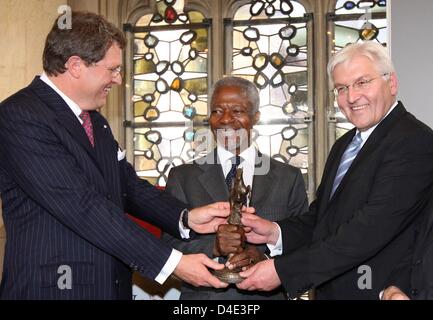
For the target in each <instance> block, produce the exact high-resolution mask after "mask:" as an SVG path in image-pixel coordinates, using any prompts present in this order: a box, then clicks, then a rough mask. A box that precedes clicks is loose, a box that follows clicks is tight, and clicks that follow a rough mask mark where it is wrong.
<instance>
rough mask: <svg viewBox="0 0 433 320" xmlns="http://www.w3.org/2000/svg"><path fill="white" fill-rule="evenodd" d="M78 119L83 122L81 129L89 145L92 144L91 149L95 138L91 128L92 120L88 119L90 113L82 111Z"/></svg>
mask: <svg viewBox="0 0 433 320" xmlns="http://www.w3.org/2000/svg"><path fill="white" fill-rule="evenodd" d="M80 118H81V120H83V124H82V126H83V128H84V131H86V134H87V137H88V138H89V141H90V143H91V144H92V147H94V146H95V138H94V137H93V126H92V120H91V119H90V113H89V111H82V112H81V113H80Z"/></svg>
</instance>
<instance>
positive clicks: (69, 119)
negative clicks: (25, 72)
mask: <svg viewBox="0 0 433 320" xmlns="http://www.w3.org/2000/svg"><path fill="white" fill-rule="evenodd" d="M30 89H32V91H33V92H34V93H35V94H36V95H37V96H38V97H39V98H40V99H41V100H42V101H43V102H44V103H45V105H47V106H48V108H49V109H50V110H51V111H53V112H54V114H55V117H54V118H55V119H54V120H56V121H58V122H59V123H60V124H61V126H62V127H64V128H65V129H66V130H67V131H68V132H69V133H70V135H71V137H72V139H74V140H75V141H76V142H78V143H79V144H80V145H81V146H82V147H83V148H84V150H85V151H86V152H87V153H88V154H89V156H90V157H91V158H92V159H93V160H94V161H95V162H97V159H96V155H95V152H94V150H93V147H92V145H91V144H90V141H89V138H88V137H87V135H86V132H85V131H84V130H83V127H82V125H81V123H80V121H79V120H78V119H77V117H76V116H75V114H74V113H73V112H72V110H71V109H70V108H69V107H68V105H67V104H66V102H65V101H64V100H63V99H62V97H60V96H59V95H58V94H57V92H55V91H54V90H53V89H52V88H50V87H49V86H48V85H47V84H46V83H44V82H43V81H42V80H40V79H39V77H36V78H35V79H34V80H33V82H32V83H31V84H30Z"/></svg>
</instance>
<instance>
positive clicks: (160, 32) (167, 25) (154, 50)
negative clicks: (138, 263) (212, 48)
mask: <svg viewBox="0 0 433 320" xmlns="http://www.w3.org/2000/svg"><path fill="white" fill-rule="evenodd" d="M182 10H183V1H180V0H178V1H176V0H171V1H169V0H165V1H156V10H155V13H154V14H148V15H144V16H143V17H141V18H140V19H139V21H138V22H137V23H136V24H135V26H133V27H131V28H130V30H127V31H130V32H132V37H133V44H134V45H133V48H132V50H133V57H132V58H133V64H132V66H131V69H132V80H131V91H132V93H131V100H132V101H131V104H132V110H133V111H132V114H131V119H130V120H129V121H127V122H126V125H127V126H129V127H130V128H132V129H133V141H134V142H133V149H134V152H133V157H134V166H135V169H136V171H137V173H138V175H139V176H141V177H143V178H146V179H147V180H149V181H150V182H152V183H154V184H157V185H160V186H164V185H165V183H166V180H167V176H168V172H169V170H170V169H171V167H172V166H175V165H179V164H182V163H184V162H185V161H186V160H188V159H192V158H193V157H194V135H195V132H196V130H197V129H200V128H201V127H205V126H206V122H205V119H206V117H207V94H208V65H209V59H208V32H209V26H210V22H209V21H207V20H206V19H205V18H204V16H203V14H201V13H200V12H198V11H189V12H183V11H182Z"/></svg>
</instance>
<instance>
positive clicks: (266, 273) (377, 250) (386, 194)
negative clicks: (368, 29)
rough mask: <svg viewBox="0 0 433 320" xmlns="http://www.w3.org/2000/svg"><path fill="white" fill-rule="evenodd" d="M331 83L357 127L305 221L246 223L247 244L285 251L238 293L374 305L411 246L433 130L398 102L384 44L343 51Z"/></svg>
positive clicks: (432, 180)
mask: <svg viewBox="0 0 433 320" xmlns="http://www.w3.org/2000/svg"><path fill="white" fill-rule="evenodd" d="M328 76H329V79H330V84H331V87H333V88H335V89H334V92H335V95H336V99H337V102H338V105H339V107H340V109H341V111H342V112H343V113H344V115H345V116H346V117H347V119H348V120H349V121H350V122H351V123H352V124H353V125H354V126H355V128H354V129H352V130H350V131H349V132H347V133H346V134H345V135H344V136H342V137H341V138H340V139H339V140H337V141H336V143H335V144H334V146H333V147H332V150H331V152H330V154H329V157H328V160H327V162H326V166H325V170H324V173H323V177H322V181H321V184H320V186H319V188H318V190H317V194H316V200H315V201H314V202H313V203H312V204H311V205H310V209H309V211H308V212H307V213H305V214H303V215H300V216H298V217H295V218H289V219H285V220H283V221H279V222H278V224H275V223H272V222H270V221H267V220H265V219H263V218H260V217H259V216H258V215H251V214H244V215H243V218H242V223H243V224H244V225H245V226H246V227H250V228H252V231H251V232H249V233H247V234H246V237H247V241H249V242H252V243H268V244H272V245H276V246H278V245H281V246H282V250H283V254H282V255H281V256H276V257H275V258H274V259H270V260H265V261H262V262H259V263H258V264H256V265H254V266H253V267H251V268H249V269H248V270H246V271H244V272H243V273H241V275H242V276H244V277H246V279H245V280H244V281H243V282H241V283H239V284H238V285H237V286H238V288H240V289H244V290H265V291H268V290H272V289H273V288H275V287H277V286H279V285H281V284H282V285H283V286H284V288H285V289H286V290H287V292H288V294H289V295H290V296H291V297H296V296H298V295H300V294H302V293H303V292H304V291H306V290H308V289H312V288H315V289H316V290H315V292H316V298H317V299H379V293H380V291H381V290H383V288H384V287H385V285H386V280H387V278H388V277H389V275H390V274H391V271H392V269H393V268H394V266H395V265H396V264H397V263H398V262H400V260H402V259H403V257H404V255H405V249H406V248H407V246H408V244H410V243H411V241H413V238H414V233H415V221H416V220H417V218H418V217H420V216H421V214H420V213H421V212H422V210H423V208H424V206H425V205H426V202H427V200H428V198H429V195H430V192H429V190H430V189H431V187H432V184H433V133H432V131H431V129H430V128H429V127H427V126H426V125H425V124H423V123H422V122H420V121H419V120H417V119H416V118H415V117H414V116H413V115H411V114H410V113H409V112H407V111H406V109H405V108H404V106H403V104H402V103H401V102H398V101H397V76H396V73H395V71H394V67H393V64H392V62H391V60H390V58H389V56H388V53H387V52H386V49H385V48H384V47H382V46H381V45H380V44H378V43H375V42H368V41H367V42H363V43H356V44H351V45H348V46H346V47H345V48H344V49H342V50H341V51H339V52H338V53H336V54H335V55H334V56H333V57H332V58H331V60H330V62H329V64H328ZM234 266H237V265H234ZM231 267H233V266H231Z"/></svg>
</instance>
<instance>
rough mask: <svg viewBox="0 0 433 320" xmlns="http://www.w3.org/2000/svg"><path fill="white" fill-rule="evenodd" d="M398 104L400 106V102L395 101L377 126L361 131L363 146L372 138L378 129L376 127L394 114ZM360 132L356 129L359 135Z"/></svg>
mask: <svg viewBox="0 0 433 320" xmlns="http://www.w3.org/2000/svg"><path fill="white" fill-rule="evenodd" d="M397 104H398V101H395V102H394V104H393V105H392V106H391V108H389V110H388V112H387V113H386V114H385V116H384V117H383V118H382V119H381V120H380V121H379V122H378V123H377V124H376V125H374V126H372V127H371V128H369V129H367V130H365V131H361V138H362V145H364V143H365V142H366V141H367V139H368V138H369V137H370V135H371V134H372V133H373V131H374V129H376V127H377V126H378V125H379V123H381V122H382V121H383V119H385V118H386V117H387V116H388V115H389V114H390V113H391V112H392V110H394V108H395V107H396V106H397ZM358 132H360V131H359V130H358V129H356V133H358ZM356 133H355V134H356ZM362 145H361V146H362Z"/></svg>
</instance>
